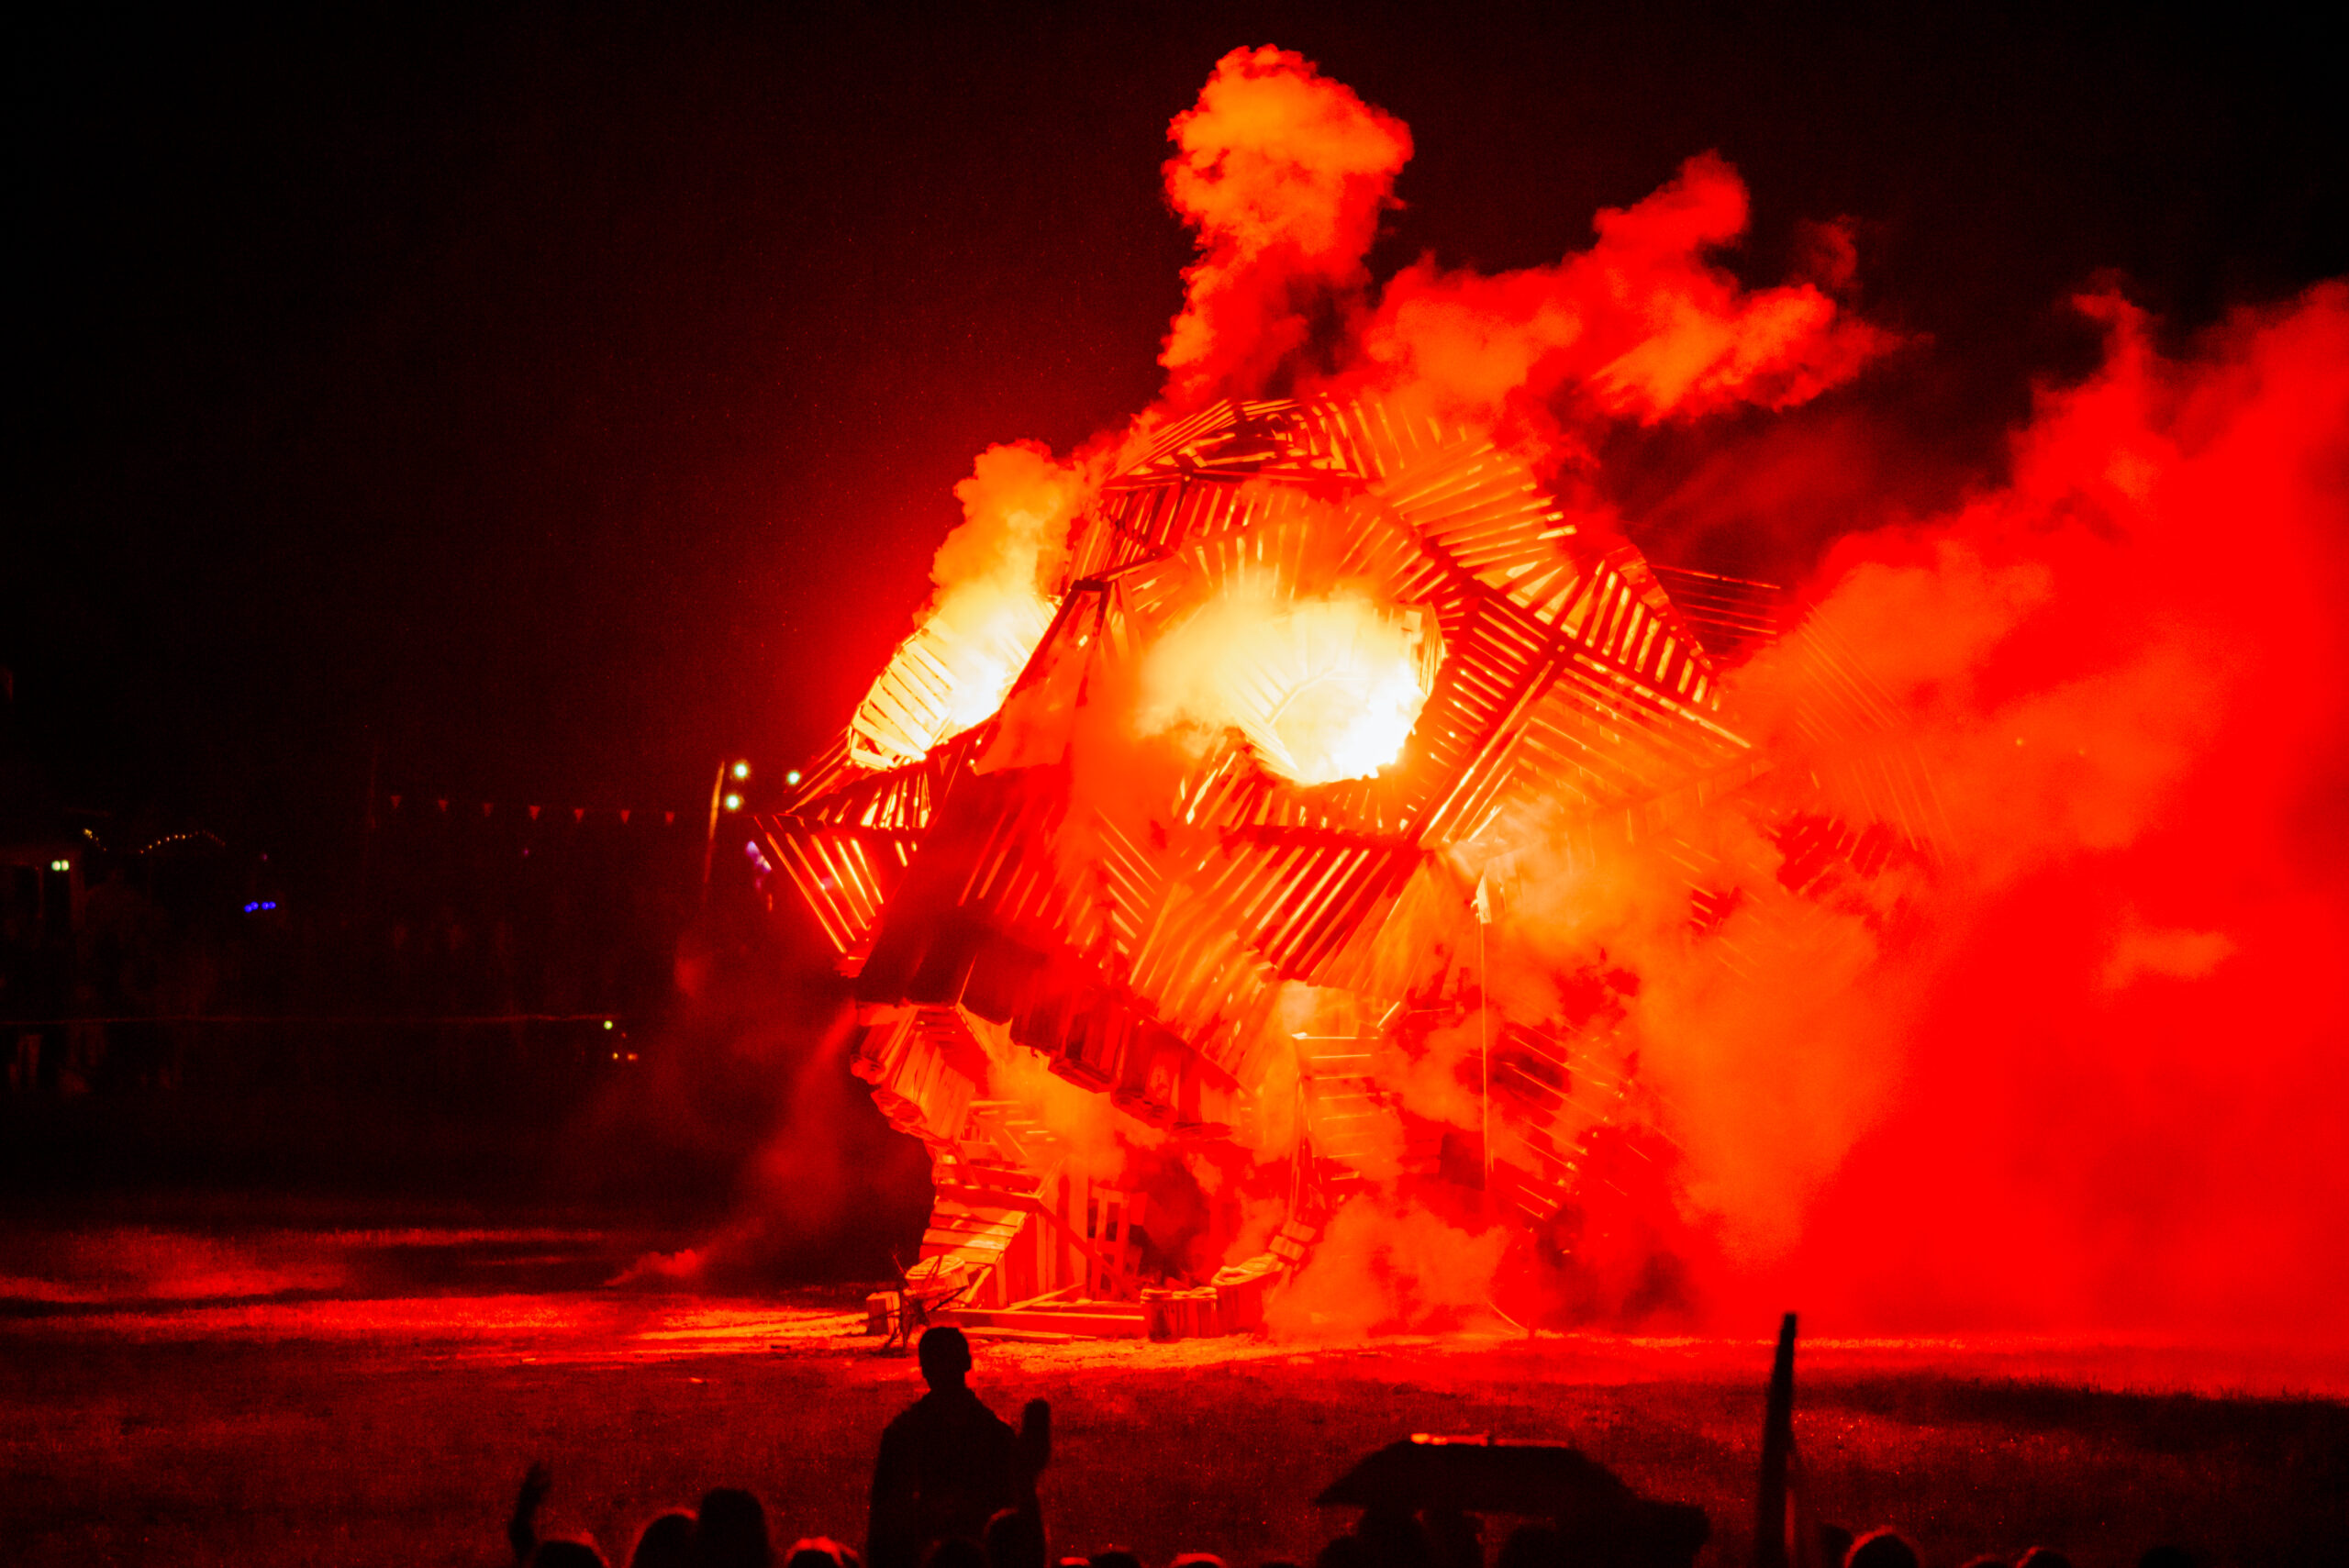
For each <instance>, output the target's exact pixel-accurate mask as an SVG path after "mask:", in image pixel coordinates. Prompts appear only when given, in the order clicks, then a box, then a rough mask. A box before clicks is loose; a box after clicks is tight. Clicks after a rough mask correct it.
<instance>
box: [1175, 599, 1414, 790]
mask: <svg viewBox="0 0 2349 1568" xmlns="http://www.w3.org/2000/svg"><path fill="white" fill-rule="evenodd" d="M1441 645H1442V638H1441V636H1440V634H1439V633H1438V632H1437V630H1436V627H1435V620H1434V617H1433V616H1432V615H1431V614H1429V613H1428V612H1426V611H1423V610H1419V609H1391V608H1386V607H1382V606H1379V605H1377V604H1375V603H1374V602H1373V601H1372V600H1370V599H1369V598H1367V597H1365V596H1364V595H1360V594H1357V593H1350V592H1341V593H1337V594H1333V595H1330V596H1328V597H1326V598H1318V599H1287V598H1284V597H1283V596H1281V595H1280V594H1279V593H1278V592H1277V590H1276V589H1275V586H1274V584H1271V583H1270V582H1267V581H1259V580H1256V579H1246V578H1243V579H1239V580H1235V581H1234V582H1232V583H1230V584H1227V585H1226V586H1225V588H1224V589H1223V591H1222V592H1221V593H1219V595H1217V596H1216V597H1215V598H1213V599H1211V600H1210V601H1208V604H1207V605H1205V606H1202V607H1201V608H1200V609H1199V610H1198V611H1197V613H1196V614H1194V615H1193V616H1192V617H1190V619H1188V620H1186V621H1185V622H1184V623H1183V624H1182V625H1180V626H1178V627H1176V628H1175V629H1174V630H1173V631H1171V632H1169V633H1168V634H1167V635H1166V636H1165V637H1164V638H1163V639H1161V640H1160V641H1159V643H1158V644H1157V646H1156V647H1155V648H1153V649H1152V651H1151V653H1150V655H1149V660H1148V662H1147V663H1146V665H1145V666H1144V673H1143V680H1144V690H1145V698H1146V700H1145V706H1144V711H1143V717H1142V727H1143V728H1144V729H1146V730H1157V729H1164V728H1172V727H1173V726H1174V725H1175V724H1178V723H1186V722H1187V723H1192V724H1198V725H1205V726H1208V727H1209V728H1220V727H1223V726H1227V725H1228V726H1230V727H1231V728H1236V729H1238V730H1239V731H1240V732H1241V734H1242V735H1245V736H1246V737H1247V738H1248V742H1249V744H1250V745H1251V746H1252V747H1253V748H1254V750H1255V751H1256V754H1257V756H1258V757H1259V758H1260V759H1262V761H1263V762H1264V765H1265V766H1266V767H1267V768H1269V769H1271V770H1272V771H1273V772H1274V773H1278V774H1280V775H1281V776H1282V777H1283V778H1286V779H1288V780H1289V781H1291V782H1292V783H1295V784H1333V783H1335V782H1337V781H1338V780H1340V779H1360V778H1368V777H1370V776H1371V775H1373V774H1374V773H1377V772H1378V770H1379V769H1381V768H1383V767H1385V766H1386V765H1387V764H1388V763H1390V762H1394V761H1395V760H1396V758H1397V757H1399V756H1401V755H1402V752H1403V742H1404V741H1405V740H1407V739H1408V738H1409V736H1410V733H1411V727H1412V726H1413V725H1414V724H1416V723H1418V722H1419V710H1420V708H1422V707H1423V706H1426V704H1427V700H1428V693H1429V692H1430V691H1431V689H1432V688H1433V686H1434V684H1435V667H1436V663H1437V662H1438V660H1439V659H1440V658H1441V656H1442V651H1441Z"/></svg>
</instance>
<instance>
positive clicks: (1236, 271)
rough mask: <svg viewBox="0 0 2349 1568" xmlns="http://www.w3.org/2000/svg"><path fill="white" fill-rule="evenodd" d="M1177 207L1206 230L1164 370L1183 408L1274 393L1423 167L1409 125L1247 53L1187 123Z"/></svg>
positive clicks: (1170, 164)
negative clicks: (1410, 177) (1406, 177)
mask: <svg viewBox="0 0 2349 1568" xmlns="http://www.w3.org/2000/svg"><path fill="white" fill-rule="evenodd" d="M1168 135H1169V137H1170V139H1172V140H1173V141H1174V143H1175V147H1176V149H1177V151H1176V153H1175V156H1174V157H1173V158H1171V159H1169V160H1168V161H1167V163H1166V196H1167V199H1168V200H1169V201H1170V202H1172V203H1173V204H1174V206H1175V211H1176V212H1178V213H1180V214H1182V216H1183V218H1184V220H1185V221H1186V222H1187V223H1189V224H1190V225H1191V227H1192V228H1195V229H1196V230H1197V232H1198V239H1199V259H1198V260H1197V261H1194V262H1193V263H1192V264H1191V266H1190V267H1189V268H1188V269H1187V270H1186V272H1184V274H1183V279H1184V284H1185V285H1186V298H1185V301H1184V306H1183V313H1182V314H1181V315H1180V316H1177V317H1175V325H1174V327H1173V328H1172V329H1171V330H1170V331H1169V332H1168V333H1167V337H1166V347H1165V351H1164V352H1163V353H1162V354H1161V355H1160V356H1159V362H1160V363H1162V364H1163V365H1164V366H1165V367H1166V369H1167V372H1168V387H1167V395H1168V398H1169V400H1170V401H1171V402H1172V403H1174V404H1175V405H1176V406H1187V405H1191V404H1195V403H1197V402H1199V401H1202V400H1204V399H1205V398H1208V397H1210V396H1214V395H1219V394H1224V393H1239V394H1241V395H1250V394H1253V393H1255V392H1258V391H1261V390H1262V389H1263V386H1264V383H1265V381H1266V380H1267V379H1268V378H1269V376H1270V375H1271V373H1273V372H1274V371H1275V369H1277V368H1278V367H1279V366H1280V365H1281V363H1282V362H1283V361H1285V360H1286V359H1288V358H1289V357H1290V356H1291V355H1292V354H1294V353H1295V352H1296V351H1297V350H1298V349H1299V348H1300V347H1302V346H1303V345H1304V344H1305V342H1306V339H1307V338H1308V334H1309V333H1310V332H1311V330H1312V327H1313V316H1314V313H1315V312H1316V310H1317V309H1319V308H1320V306H1322V305H1323V303H1324V301H1325V299H1326V298H1327V296H1328V295H1330V293H1331V292H1332V291H1337V290H1343V289H1347V288H1352V287H1359V286H1360V285H1361V284H1364V283H1366V282H1368V278H1367V275H1366V274H1365V273H1364V271H1363V257H1364V255H1365V254H1367V253H1368V251H1369V250H1370V242H1371V240H1372V239H1374V238H1375V236H1376V234H1377V231H1378V215H1379V214H1380V213H1381V212H1382V211H1384V210H1385V209H1386V207H1388V206H1391V205H1392V203H1393V195H1392V193H1393V191H1394V187H1395V176H1396V174H1397V172H1400V171H1401V169H1402V167H1403V165H1404V164H1405V163H1406V162H1408V161H1409V159H1410V156H1411V133H1410V131H1409V129H1408V128H1406V127H1405V126H1404V124H1403V122H1402V121H1400V120H1398V119H1396V118H1395V117H1393V116H1391V115H1387V114H1383V113H1381V112H1380V111H1379V110H1377V109H1375V108H1372V107H1371V106H1368V105H1366V104H1364V102H1363V101H1362V100H1361V99H1360V98H1358V97H1356V96H1355V95H1354V93H1353V89H1351V88H1349V87H1347V86H1346V85H1345V84H1344V83H1339V82H1332V81H1330V80H1329V79H1328V78H1327V77H1325V76H1322V75H1321V74H1320V73H1319V72H1317V71H1316V70H1315V69H1314V68H1313V64H1312V62H1311V61H1308V60H1307V59H1306V58H1305V57H1304V56H1302V55H1299V54H1295V53H1291V52H1289V51H1287V50H1278V49H1272V48H1269V47H1267V48H1264V49H1254V50H1248V49H1236V50H1232V51H1231V52H1230V54H1227V55H1225V56H1224V57H1223V58H1222V59H1221V60H1219V61H1217V62H1216V68H1215V74H1214V76H1212V77H1211V78H1209V79H1208V84H1207V86H1206V87H1205V88H1204V89H1202V90H1201V91H1200V94H1199V101H1198V103H1197V106H1194V107H1192V108H1189V109H1186V110H1185V111H1184V112H1183V113H1182V114H1180V115H1178V116H1176V117H1175V123H1174V125H1173V127H1172V128H1170V130H1169V132H1168Z"/></svg>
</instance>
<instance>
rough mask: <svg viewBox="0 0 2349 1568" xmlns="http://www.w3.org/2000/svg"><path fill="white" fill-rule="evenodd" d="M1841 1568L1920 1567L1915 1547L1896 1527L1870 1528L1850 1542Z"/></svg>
mask: <svg viewBox="0 0 2349 1568" xmlns="http://www.w3.org/2000/svg"><path fill="white" fill-rule="evenodd" d="M1843 1568H1920V1564H1919V1563H1918V1561H1917V1549H1916V1548H1915V1547H1914V1546H1911V1545H1910V1544H1909V1538H1908V1537H1907V1536H1905V1535H1902V1534H1901V1533H1900V1532H1899V1531H1898V1530H1897V1529H1872V1530H1870V1531H1868V1533H1867V1534H1865V1535H1864V1536H1862V1537H1860V1539H1859V1540H1855V1541H1854V1542H1853V1543H1852V1550H1851V1551H1850V1553H1849V1554H1847V1555H1846V1556H1845V1557H1844V1559H1843Z"/></svg>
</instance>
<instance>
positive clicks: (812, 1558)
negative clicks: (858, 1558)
mask: <svg viewBox="0 0 2349 1568" xmlns="http://www.w3.org/2000/svg"><path fill="white" fill-rule="evenodd" d="M855 1555H856V1554H855V1553H854V1552H852V1551H849V1549H848V1548H847V1547H845V1546H842V1545H841V1543H840V1542H839V1541H837V1540H833V1539H832V1538H831V1537H830V1536H829V1535H809V1536H802V1537H801V1538H800V1539H799V1540H795V1541H793V1542H792V1543H791V1550H790V1551H788V1552H786V1553H785V1554H784V1559H783V1562H784V1568H849V1563H850V1562H852V1561H853V1560H854V1558H855Z"/></svg>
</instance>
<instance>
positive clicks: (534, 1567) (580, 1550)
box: [530, 1540, 611, 1568]
mask: <svg viewBox="0 0 2349 1568" xmlns="http://www.w3.org/2000/svg"><path fill="white" fill-rule="evenodd" d="M530 1568H611V1565H610V1564H609V1563H607V1562H605V1561H604V1554H603V1553H602V1552H600V1551H596V1549H595V1548H594V1547H593V1546H590V1545H589V1544H588V1543H587V1542H585V1541H584V1540H542V1541H540V1542H539V1544H538V1546H537V1547H536V1549H534V1550H533V1551H531V1553H530Z"/></svg>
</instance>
